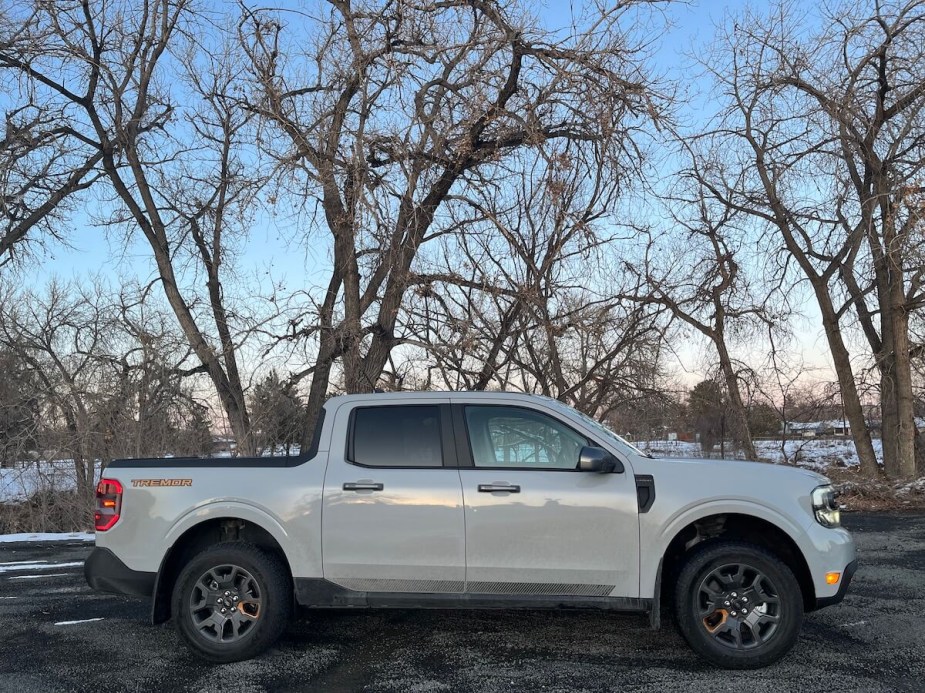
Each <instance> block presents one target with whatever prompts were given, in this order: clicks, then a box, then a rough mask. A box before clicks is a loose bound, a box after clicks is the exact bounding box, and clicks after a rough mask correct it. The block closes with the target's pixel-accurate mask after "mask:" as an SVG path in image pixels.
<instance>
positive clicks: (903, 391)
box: [891, 286, 915, 479]
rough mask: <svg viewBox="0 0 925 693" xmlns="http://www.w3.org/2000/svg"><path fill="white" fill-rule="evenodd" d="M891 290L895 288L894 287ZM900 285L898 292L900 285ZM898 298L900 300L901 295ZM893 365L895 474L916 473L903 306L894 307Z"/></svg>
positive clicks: (911, 398)
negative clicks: (895, 426)
mask: <svg viewBox="0 0 925 693" xmlns="http://www.w3.org/2000/svg"><path fill="white" fill-rule="evenodd" d="M893 288H894V291H895V289H896V288H897V287H893ZM898 288H899V293H900V295H901V294H902V287H901V286H900V287H898ZM900 300H903V299H902V298H901V299H900ZM891 327H892V332H893V364H894V368H895V376H894V377H895V388H894V397H895V399H896V424H897V428H896V455H897V457H896V476H897V477H899V478H902V479H911V478H912V477H914V476H915V413H914V407H913V402H914V396H913V394H912V367H911V363H910V359H909V346H910V345H909V316H908V314H907V313H906V311H905V306H904V305H899V306H897V305H895V303H894V307H893V320H892V324H891Z"/></svg>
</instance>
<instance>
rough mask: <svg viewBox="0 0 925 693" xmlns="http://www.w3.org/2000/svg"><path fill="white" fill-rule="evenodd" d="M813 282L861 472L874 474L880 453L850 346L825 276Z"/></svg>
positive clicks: (878, 468)
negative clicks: (870, 428)
mask: <svg viewBox="0 0 925 693" xmlns="http://www.w3.org/2000/svg"><path fill="white" fill-rule="evenodd" d="M811 282H812V285H813V291H815V293H816V299H817V301H818V302H819V308H820V309H821V311H822V326H823V328H824V329H825V336H826V339H827V340H828V342H829V349H830V350H831V352H832V361H833V363H834V365H835V373H836V375H837V376H838V385H839V387H840V388H841V393H842V403H843V404H844V407H845V418H846V419H848V424H849V426H850V427H851V438H852V439H853V440H854V447H855V449H856V450H857V453H858V460H859V461H860V463H861V472H862V473H864V474H866V475H867V476H874V475H876V474H878V473H879V471H880V467H879V465H878V464H877V456H876V455H875V454H874V446H873V443H872V442H871V440H870V431H868V430H867V423H866V422H865V421H864V410H863V409H862V408H861V399H860V397H859V396H858V390H857V385H856V383H855V380H854V372H853V370H852V368H851V356H850V355H849V354H848V349H846V348H845V342H844V339H843V338H842V334H841V329H840V327H839V325H838V315H837V314H836V313H835V309H834V307H833V305H832V298H831V296H830V295H829V291H828V287H827V286H825V284H824V280H822V279H820V278H818V277H817V278H815V279H811Z"/></svg>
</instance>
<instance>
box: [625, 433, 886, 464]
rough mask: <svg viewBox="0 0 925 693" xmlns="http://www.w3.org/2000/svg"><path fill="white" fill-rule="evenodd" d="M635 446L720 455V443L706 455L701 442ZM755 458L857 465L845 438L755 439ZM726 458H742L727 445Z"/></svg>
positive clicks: (662, 453)
mask: <svg viewBox="0 0 925 693" xmlns="http://www.w3.org/2000/svg"><path fill="white" fill-rule="evenodd" d="M635 445H636V446H637V447H639V448H640V449H642V450H645V451H647V452H650V453H652V455H654V456H655V457H693V458H701V457H707V456H709V457H714V458H715V457H719V456H720V452H719V446H717V447H716V448H714V450H713V453H712V454H710V455H705V454H704V452H703V451H702V450H701V449H700V443H691V442H687V441H683V440H651V441H643V442H638V443H635ZM873 445H874V454H876V456H877V459H878V460H879V461H881V462H882V460H883V449H882V446H881V441H880V439H879V438H875V439H874V440H873ZM755 448H756V450H757V452H758V457H760V458H761V459H763V460H765V461H767V462H774V463H775V464H797V465H799V466H801V467H809V468H812V469H825V468H826V467H830V466H833V465H834V466H838V467H851V466H854V465H856V464H858V455H857V452H856V451H855V449H854V443H853V442H852V441H851V440H850V439H846V438H795V439H790V440H787V441H786V442H784V443H782V442H781V441H780V440H756V441H755ZM725 454H726V457H727V458H735V457H741V454H739V453H737V452H736V451H733V450H731V449H730V447H729V446H728V445H727V448H726V452H725Z"/></svg>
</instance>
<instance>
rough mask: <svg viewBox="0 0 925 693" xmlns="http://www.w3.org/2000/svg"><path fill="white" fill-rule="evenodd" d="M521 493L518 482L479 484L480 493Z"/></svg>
mask: <svg viewBox="0 0 925 693" xmlns="http://www.w3.org/2000/svg"><path fill="white" fill-rule="evenodd" d="M499 491H500V492H503V493H520V486H518V485H517V484H479V493H498V492H499Z"/></svg>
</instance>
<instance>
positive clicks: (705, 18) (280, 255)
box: [27, 0, 828, 380]
mask: <svg viewBox="0 0 925 693" xmlns="http://www.w3.org/2000/svg"><path fill="white" fill-rule="evenodd" d="M261 4H262V3H261ZM271 4H278V5H280V6H296V5H298V6H302V7H304V6H305V5H306V3H297V2H283V3H270V2H268V3H266V5H271ZM583 5H584V3H583V2H582V1H581V0H562V1H558V2H557V1H555V0H543V1H541V2H538V3H537V4H536V8H537V9H536V11H537V14H538V16H539V17H540V18H541V20H542V21H543V23H544V24H545V25H546V26H548V27H549V28H559V27H567V26H568V25H569V24H570V23H571V17H572V13H573V12H575V13H580V11H581V8H582V6H583ZM738 6H740V3H736V2H730V1H727V0H700V1H699V2H696V1H695V2H689V3H671V4H670V5H667V6H665V7H664V8H663V9H662V10H661V11H662V12H663V13H664V14H663V17H664V19H665V20H666V21H667V24H668V28H667V31H666V32H665V33H664V35H663V36H662V38H661V39H659V40H657V41H656V42H655V43H654V44H653V61H654V64H655V66H656V68H657V69H658V70H659V71H664V72H665V73H666V76H667V77H669V78H682V77H683V78H686V77H688V76H690V77H691V80H690V85H689V87H690V89H691V91H692V92H693V93H697V92H702V91H703V88H702V86H701V84H700V83H699V81H698V80H697V75H698V73H699V70H698V69H697V68H696V67H694V66H693V64H692V61H691V60H690V59H689V58H688V57H687V54H688V53H690V52H696V51H697V50H698V48H700V49H702V48H703V47H704V46H706V45H708V44H709V41H710V39H711V37H712V35H713V33H714V30H715V29H714V27H715V24H716V23H718V22H719V21H721V19H722V18H723V15H724V14H725V13H726V12H727V11H729V10H734V9H735V8H736V7H738ZM806 6H807V7H809V5H808V3H806ZM700 97H701V98H703V94H702V93H700ZM698 102H699V103H703V102H702V101H700V100H699V99H695V100H694V102H693V103H695V104H696V103H698ZM703 115H704V114H702V113H700V112H699V111H698V110H697V107H696V106H694V107H689V108H688V110H687V116H689V117H690V118H691V119H693V120H697V119H698V118H701V117H703ZM685 120H687V118H685ZM91 210H92V205H91ZM88 218H89V217H88V216H87V215H86V214H76V215H74V217H73V229H72V231H71V233H70V234H69V243H70V247H65V246H61V245H57V246H52V247H49V248H48V249H47V250H48V254H47V257H45V258H43V260H42V261H41V263H36V265H34V268H33V269H32V270H31V271H30V272H29V276H28V278H27V279H28V281H29V282H30V283H37V284H41V283H43V282H44V281H47V280H48V279H50V278H51V277H53V276H56V277H59V278H62V279H67V278H71V277H75V278H79V277H86V276H90V275H97V274H99V275H102V276H103V277H110V278H111V279H112V281H113V283H114V284H117V283H118V281H119V278H120V277H122V278H128V279H138V280H140V281H148V280H151V279H153V278H154V276H155V274H154V272H153V264H152V262H151V260H150V254H149V251H148V250H147V248H146V244H145V243H144V242H143V240H141V239H140V234H137V233H136V234H133V236H134V239H133V240H131V241H130V242H129V243H127V244H126V243H124V242H123V239H122V238H121V237H120V236H119V235H116V234H113V235H112V237H111V238H108V237H107V234H106V233H105V232H104V231H101V230H99V229H97V228H93V226H92V224H90V223H89V221H88ZM240 255H241V257H242V258H244V261H243V262H242V263H241V267H242V274H246V275H247V277H246V279H247V280H252V279H257V280H258V281H260V282H261V283H263V282H264V281H266V280H272V281H274V282H283V281H284V282H285V283H286V286H287V288H288V289H290V290H291V289H296V288H300V287H305V288H308V287H310V286H313V285H322V284H323V283H325V282H326V276H325V274H326V272H325V270H326V266H327V259H326V250H325V249H324V248H317V247H313V246H312V244H311V241H308V242H302V243H294V242H292V241H290V240H288V232H287V227H286V224H285V223H283V222H278V221H277V220H275V219H274V218H273V217H271V216H270V215H268V214H263V215H261V216H260V217H258V218H257V220H256V223H255V225H254V226H253V228H252V230H251V232H250V235H249V238H248V239H247V241H246V242H245V243H244V245H243V246H242V248H241V250H240ZM241 279H245V277H243V276H242V277H241ZM806 313H807V314H808V315H809V319H808V320H807V321H806V324H805V325H804V326H803V327H801V326H799V325H798V326H797V330H798V331H800V332H802V334H801V335H799V344H800V349H801V350H802V351H803V354H804V358H805V359H806V360H807V361H809V362H811V363H814V364H818V365H822V364H825V363H826V362H827V360H828V359H827V357H826V354H827V351H828V350H827V347H826V345H825V340H824V339H822V337H821V331H820V330H819V329H818V327H814V326H813V325H812V323H813V315H814V314H815V307H814V305H812V304H810V305H807V307H806ZM818 324H819V323H818V322H815V325H818ZM804 328H805V329H804ZM700 353H701V347H687V348H686V349H685V351H684V352H682V354H681V357H682V361H683V362H684V367H685V369H688V370H696V369H697V367H698V365H699V360H700V359H699V356H700ZM820 377H823V378H825V377H828V376H824V375H821V376H820ZM685 380H696V377H695V376H690V377H685Z"/></svg>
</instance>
